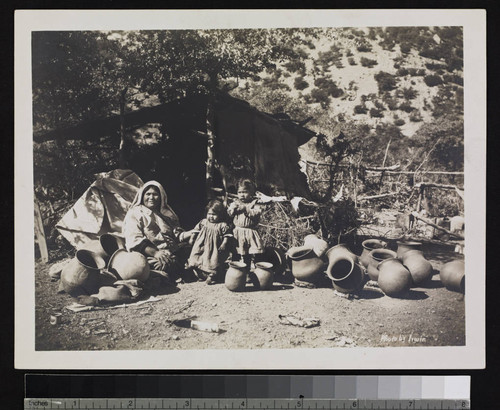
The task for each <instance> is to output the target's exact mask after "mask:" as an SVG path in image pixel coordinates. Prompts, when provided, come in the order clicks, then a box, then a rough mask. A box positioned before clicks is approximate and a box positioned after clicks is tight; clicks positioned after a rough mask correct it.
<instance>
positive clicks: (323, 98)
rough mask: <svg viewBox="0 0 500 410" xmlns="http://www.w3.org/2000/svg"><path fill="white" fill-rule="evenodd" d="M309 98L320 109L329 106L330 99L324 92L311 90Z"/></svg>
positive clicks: (317, 89)
mask: <svg viewBox="0 0 500 410" xmlns="http://www.w3.org/2000/svg"><path fill="white" fill-rule="evenodd" d="M311 97H312V98H313V100H314V101H315V102H319V103H320V104H321V107H322V108H328V106H329V105H330V97H329V95H328V93H327V92H326V91H325V90H322V89H319V88H313V89H312V90H311Z"/></svg>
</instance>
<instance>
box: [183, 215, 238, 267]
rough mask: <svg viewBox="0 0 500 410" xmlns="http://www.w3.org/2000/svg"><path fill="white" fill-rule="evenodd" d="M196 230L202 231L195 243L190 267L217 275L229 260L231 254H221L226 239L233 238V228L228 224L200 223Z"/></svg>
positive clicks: (204, 221)
mask: <svg viewBox="0 0 500 410" xmlns="http://www.w3.org/2000/svg"><path fill="white" fill-rule="evenodd" d="M194 230H196V231H200V233H199V234H198V236H197V237H196V240H195V241H194V244H193V248H192V250H191V255H190V256H189V260H188V265H189V267H190V268H195V269H199V270H201V271H203V272H206V273H209V274H210V273H213V274H215V273H217V270H218V268H220V267H221V265H222V264H223V263H224V261H225V260H226V259H227V257H228V255H229V252H228V251H223V252H219V246H220V245H221V244H222V241H223V240H224V237H228V236H232V233H231V228H230V226H229V225H228V224H227V223H226V222H216V223H212V222H208V221H207V220H206V219H203V220H202V221H200V222H199V223H198V224H197V225H196V226H195V227H194Z"/></svg>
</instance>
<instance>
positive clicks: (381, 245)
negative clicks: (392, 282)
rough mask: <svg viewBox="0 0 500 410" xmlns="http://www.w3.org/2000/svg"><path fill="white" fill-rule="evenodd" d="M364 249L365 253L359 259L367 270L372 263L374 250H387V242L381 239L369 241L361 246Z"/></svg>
mask: <svg viewBox="0 0 500 410" xmlns="http://www.w3.org/2000/svg"><path fill="white" fill-rule="evenodd" d="M361 246H362V247H363V252H362V253H361V256H360V257H359V261H360V262H361V264H362V265H363V266H364V267H365V268H367V267H368V264H369V263H370V252H371V251H373V250H374V249H385V248H387V242H384V241H381V240H380V239H367V240H365V241H363V243H362V244H361Z"/></svg>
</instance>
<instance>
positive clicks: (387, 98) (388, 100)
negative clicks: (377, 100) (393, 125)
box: [383, 93, 398, 111]
mask: <svg viewBox="0 0 500 410" xmlns="http://www.w3.org/2000/svg"><path fill="white" fill-rule="evenodd" d="M383 100H384V102H385V104H386V105H387V108H389V109H390V110H391V111H394V110H397V109H398V100H397V99H395V98H394V97H392V96H391V94H390V93H386V94H385V95H384V97H383Z"/></svg>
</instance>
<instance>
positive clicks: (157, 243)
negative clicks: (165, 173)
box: [122, 181, 192, 273]
mask: <svg viewBox="0 0 500 410" xmlns="http://www.w3.org/2000/svg"><path fill="white" fill-rule="evenodd" d="M122 232H123V236H124V237H125V246H126V248H127V250H128V251H136V252H140V253H142V254H143V255H144V256H146V257H147V258H148V261H149V263H150V265H151V267H152V268H153V269H157V270H162V271H166V272H169V273H174V271H175V270H177V272H175V273H180V272H181V271H182V270H183V267H184V262H185V260H184V259H187V256H188V255H189V252H182V248H183V245H184V244H183V243H182V242H187V241H189V239H190V237H191V235H192V233H191V232H184V231H183V230H182V229H181V228H180V226H179V218H178V217H177V215H176V214H175V212H174V211H173V210H172V208H170V206H168V204H167V194H166V193H165V190H164V189H163V187H162V186H161V184H159V183H158V182H156V181H149V182H147V183H145V184H144V186H143V187H142V188H141V189H140V190H139V192H137V195H136V196H135V198H134V201H133V202H132V205H131V206H130V209H129V210H128V212H127V215H126V216H125V219H124V221H123V227H122Z"/></svg>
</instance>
